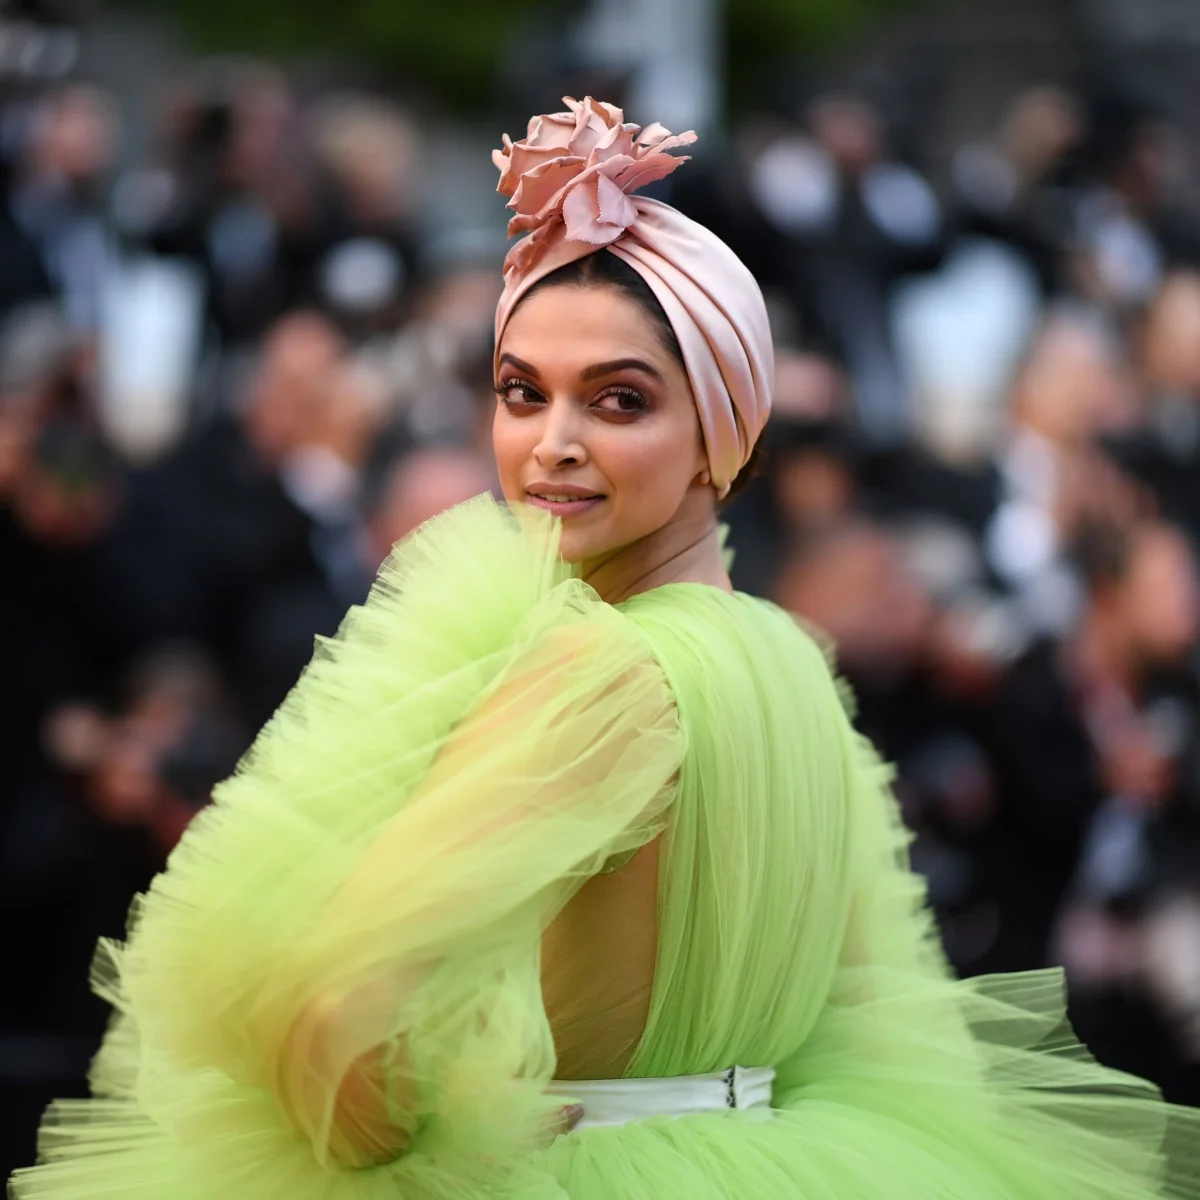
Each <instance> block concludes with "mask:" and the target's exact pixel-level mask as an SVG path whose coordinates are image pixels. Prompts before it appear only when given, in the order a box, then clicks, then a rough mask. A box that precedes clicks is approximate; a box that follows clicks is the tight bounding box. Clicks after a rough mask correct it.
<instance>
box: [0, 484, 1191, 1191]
mask: <svg viewBox="0 0 1200 1200" xmlns="http://www.w3.org/2000/svg"><path fill="white" fill-rule="evenodd" d="M905 840H906V839H905V837H904V834H903V832H902V829H901V827H900V825H899V822H898V817H897V813H896V809H895V805H894V803H893V801H892V798H891V796H890V794H889V791H888V786H887V777H886V772H885V771H884V769H883V768H882V767H881V766H880V765H879V764H878V762H877V761H876V760H875V758H874V757H873V755H872V754H871V753H870V751H869V749H868V748H867V747H865V746H864V745H863V744H862V743H861V742H860V741H859V739H858V738H857V737H856V735H855V734H854V732H853V730H852V726H851V723H850V720H849V718H848V717H847V714H846V711H845V707H844V704H843V697H842V696H841V695H840V692H839V689H838V687H837V685H836V684H835V681H834V679H833V678H832V676H831V674H830V672H829V670H828V667H827V665H826V660H825V657H824V655H823V654H822V652H821V651H820V649H819V648H818V647H817V646H816V645H815V644H814V642H813V641H812V640H811V639H810V638H809V637H808V636H807V635H806V634H805V633H803V632H802V631H801V630H800V629H799V628H798V627H797V626H796V625H795V623H794V622H793V621H792V620H791V619H790V618H789V617H788V616H787V615H785V614H784V613H782V612H781V611H779V610H777V609H775V608H774V607H772V606H770V605H768V604H766V603H764V602H761V601H758V600H754V599H751V598H749V597H746V596H741V595H736V596H731V595H727V594H725V593H724V592H721V591H719V590H717V589H715V588H710V587H706V586H701V585H695V584H679V585H672V586H668V587H663V588H659V589H657V590H655V591H651V592H648V593H645V594H643V595H640V596H637V597H635V598H634V599H632V600H629V601H627V602H626V603H624V604H622V605H618V606H616V607H611V606H609V605H606V604H605V603H603V602H602V601H601V600H600V599H599V597H598V596H597V595H596V594H595V592H593V591H592V590H591V589H590V588H589V587H588V586H587V585H586V584H584V583H583V582H581V581H580V580H578V579H577V578H574V577H573V576H572V572H571V570H570V569H569V568H568V567H566V566H564V565H562V564H561V563H560V562H559V560H558V558H557V554H556V530H555V526H554V523H553V522H552V521H551V520H550V519H549V518H546V517H545V516H544V515H542V514H526V515H523V516H522V517H521V519H520V520H519V521H515V520H514V519H513V518H512V516H511V515H510V514H509V513H508V512H507V510H505V509H503V508H501V507H499V506H497V505H496V504H494V503H493V502H492V501H491V500H489V499H486V498H485V499H480V500H477V501H473V502H471V503H470V504H468V505H465V506H463V507H461V508H459V509H456V510H454V511H452V512H451V513H449V514H447V515H446V516H445V517H442V518H439V519H438V520H436V521H435V522H433V523H431V524H430V525H428V526H426V527H425V528H424V529H422V530H421V531H419V532H418V533H417V534H416V535H415V536H414V537H413V538H411V539H409V540H408V541H407V542H406V543H405V544H403V545H401V546H400V547H399V548H398V549H397V551H396V552H395V553H394V554H393V556H392V558H391V559H390V560H389V562H388V563H387V564H386V565H385V567H384V570H383V572H382V574H381V578H380V582H379V584H378V585H377V587H376V588H375V590H374V592H373V594H372V596H371V598H370V600H369V601H368V602H367V604H366V605H365V606H364V607H362V608H360V609H357V610H355V611H353V612H352V613H351V614H350V616H349V617H348V618H347V620H346V622H345V625H344V626H343V628H342V630H341V632H340V633H339V634H338V636H337V637H336V638H334V639H332V640H330V641H327V642H322V643H321V644H320V646H319V648H318V652H317V654H316V657H315V658H314V661H313V663H312V665H311V666H310V667H309V669H308V671H307V672H306V674H305V676H304V678H303V679H302V680H301V682H300V683H299V685H298V686H297V687H296V689H295V690H294V692H293V693H292V695H291V696H290V697H289V699H288V700H287V702H286V703H285V704H284V706H283V707H282V709H281V710H280V712H279V713H278V714H277V715H276V717H275V718H274V719H273V720H272V722H271V723H270V724H269V725H268V726H267V727H266V729H265V730H264V731H263V733H262V734H261V736H260V737H259V739H258V741H257V743H256V745H255V746H254V748H253V750H252V751H251V752H250V754H249V755H248V756H247V758H246V760H245V761H244V762H243V763H242V764H241V766H240V767H239V769H238V772H237V773H236V775H235V776H234V777H233V778H232V779H231V780H229V781H228V782H227V783H226V784H224V785H223V786H222V787H221V788H220V789H219V790H218V794H217V797H216V799H215V802H214V804H213V805H211V806H210V807H209V809H207V810H206V811H205V812H204V813H202V814H201V815H200V817H199V818H198V819H197V820H196V822H195V824H194V826H193V828H192V829H191V830H190V831H189V832H188V834H187V835H186V836H185V838H184V839H183V841H182V842H181V844H180V845H179V847H178V848H177V849H176V851H175V852H174V854H173V855H172V858H171V861H170V864H169V867H168V869H167V870H166V871H165V873H164V874H162V875H161V876H160V877H159V878H158V879H157V880H156V881H155V883H154V885H153V887H152V889H151V890H150V893H149V894H148V895H147V896H146V897H144V898H143V899H142V901H141V903H140V905H139V906H138V908H137V910H136V912H135V913H134V916H133V920H132V924H131V931H130V936H129V940H128V942H127V943H126V944H125V945H123V946H108V947H104V948H102V952H101V954H100V956H99V957H98V960H97V968H96V979H95V983H96V986H97V987H98V989H99V990H100V991H101V992H102V993H103V994H104V995H106V996H107V997H109V998H110V999H111V1000H112V1002H113V1004H114V1006H115V1007H116V1010H117V1013H118V1016H117V1018H116V1019H115V1021H114V1025H113V1028H112V1030H111V1032H110V1034H109V1036H108V1039H107V1041H106V1043H105V1046H104V1048H103V1050H102V1051H101V1053H100V1055H99V1057H98V1059H97V1061H96V1064H95V1068H94V1072H93V1081H92V1083H93V1092H94V1096H93V1098H92V1099H89V1100H84V1101H63V1102H61V1103H59V1104H57V1105H55V1106H54V1107H53V1108H52V1109H51V1111H50V1112H49V1113H48V1114H47V1118H46V1121H45V1125H44V1128H43V1137H42V1162H41V1164H40V1165H39V1166H37V1167H34V1168H32V1169H30V1170H28V1171H24V1172H19V1173H18V1175H17V1176H16V1177H14V1181H13V1185H12V1187H13V1194H14V1195H15V1196H16V1197H17V1198H18V1200H84V1198H88V1200H90V1198H93V1197H94V1198H100V1197H104V1198H106V1200H107V1198H117V1197H120V1198H121V1200H232V1198H234V1197H236V1198H237V1200H385V1198H386V1200H409V1198H414V1200H416V1198H419V1200H467V1198H468V1197H470V1198H473V1200H481V1198H487V1197H510V1198H517V1197H522V1198H530V1200H532V1198H538V1200H564V1198H566V1197H570V1198H571V1200H622V1198H625V1197H655V1198H659V1197H662V1198H666V1197H687V1200H718V1198H722V1200H725V1198H747V1200H749V1198H751V1197H754V1198H763V1200H768V1198H772V1200H773V1198H778V1200H858V1198H863V1200H866V1198H871V1200H875V1198H878V1200H884V1198H887V1200H943V1198H944V1200H951V1198H953V1200H1001V1198H1003V1200H1043V1198H1044V1200H1148V1198H1149V1197H1163V1196H1187V1197H1195V1196H1200V1175H1198V1174H1197V1167H1196V1160H1197V1158H1198V1157H1200V1155H1198V1150H1200V1114H1198V1113H1195V1112H1192V1111H1188V1110H1182V1109H1175V1108H1171V1107H1169V1106H1167V1105H1164V1104H1162V1103H1160V1102H1159V1101H1158V1099H1157V1097H1156V1096H1155V1094H1154V1092H1153V1089H1152V1088H1150V1087H1149V1086H1148V1085H1145V1084H1142V1083H1141V1082H1139V1081H1137V1080H1134V1079H1131V1078H1129V1077H1126V1076H1120V1075H1117V1074H1114V1073H1112V1072H1109V1071H1106V1070H1103V1069H1102V1068H1100V1067H1098V1066H1096V1065H1095V1064H1093V1063H1092V1062H1091V1061H1090V1060H1089V1059H1088V1057H1087V1055H1086V1053H1085V1052H1084V1051H1083V1049H1082V1048H1081V1047H1080V1045H1079V1044H1078V1043H1077V1042H1076V1041H1075V1039H1074V1038H1073V1036H1072V1035H1071V1033H1070V1030H1069V1028H1068V1027H1067V1025H1066V1023H1065V1020H1064V1017H1063V1011H1062V995H1061V984H1060V980H1059V978H1058V976H1057V975H1056V974H1053V973H1039V974H1034V975H1023V976H1009V977H996V978H991V979H986V980H975V981H970V982H963V983H959V982H955V981H953V980H952V979H951V977H950V976H949V974H948V972H947V970H946V967H945V965H944V963H943V961H942V958H941V956H940V953H939V951H938V948H937V946H936V942H935V938H934V934H933V929H932V925H931V923H930V920H929V917H928V915H927V913H926V911H925V908H924V900H923V894H922V889H921V887H920V884H919V882H918V880H917V879H916V878H915V877H914V876H913V875H912V874H911V872H910V871H909V868H908V865H907V860H906V855H905ZM639 848H640V849H639ZM605 1064H608V1066H609V1068H610V1073H611V1074H624V1075H627V1076H631V1077H637V1076H671V1075H688V1074H698V1073H704V1072H712V1071H719V1070H723V1069H725V1068H727V1067H730V1066H732V1065H734V1064H737V1065H741V1066H762V1065H771V1066H774V1067H776V1068H777V1072H778V1074H777V1078H776V1082H775V1088H774V1096H773V1101H772V1107H771V1108H770V1109H752V1110H747V1111H740V1112H739V1111H720V1112H712V1113H706V1114H702V1115H697V1116H688V1117H683V1118H677V1119H676V1118H666V1117H664V1118H656V1119H652V1120H648V1121H644V1122H641V1123H637V1124H630V1125H625V1126H621V1127H617V1128H599V1129H594V1130H592V1129H582V1130H577V1131H576V1132H574V1133H571V1134H569V1135H566V1136H559V1137H557V1138H555V1137H554V1136H553V1134H552V1133H551V1132H550V1130H551V1128H552V1123H553V1118H554V1110H555V1109H556V1108H557V1106H558V1105H559V1104H561V1101H560V1100H554V1101H552V1100H550V1099H548V1098H547V1097H546V1096H545V1095H544V1091H543V1089H544V1088H545V1086H546V1084H547V1082H548V1081H549V1080H550V1079H551V1078H554V1077H555V1076H556V1075H558V1076H562V1075H564V1074H566V1075H570V1076H571V1077H574V1078H580V1077H583V1073H584V1072H587V1071H592V1072H596V1071H603V1069H604V1066H605ZM373 1164H374V1165H373Z"/></svg>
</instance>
